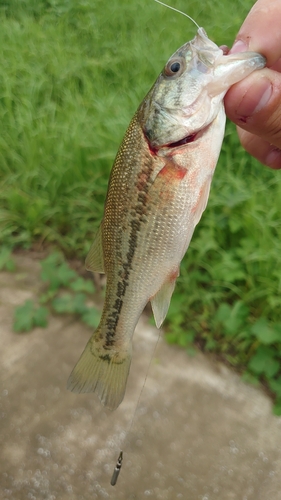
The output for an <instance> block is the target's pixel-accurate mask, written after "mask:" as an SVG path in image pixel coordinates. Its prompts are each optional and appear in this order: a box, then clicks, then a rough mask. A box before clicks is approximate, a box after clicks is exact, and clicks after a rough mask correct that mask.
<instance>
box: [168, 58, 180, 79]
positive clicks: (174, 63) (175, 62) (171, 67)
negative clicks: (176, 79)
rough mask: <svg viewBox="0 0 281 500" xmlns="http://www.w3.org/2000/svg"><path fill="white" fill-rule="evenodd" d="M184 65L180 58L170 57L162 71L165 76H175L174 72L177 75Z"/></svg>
mask: <svg viewBox="0 0 281 500" xmlns="http://www.w3.org/2000/svg"><path fill="white" fill-rule="evenodd" d="M184 67H185V65H184V61H182V60H180V59H172V60H171V61H168V63H167V64H166V66H165V70H164V73H165V75H166V76H175V75H176V74H178V76H179V75H180V74H182V72H183V69H184Z"/></svg>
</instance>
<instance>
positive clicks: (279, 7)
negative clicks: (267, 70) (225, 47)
mask: <svg viewBox="0 0 281 500" xmlns="http://www.w3.org/2000/svg"><path fill="white" fill-rule="evenodd" d="M237 42H238V44H237ZM239 42H240V47H239ZM241 42H242V43H244V44H245V48H244V49H242V44H241ZM241 50H251V51H254V52H259V53H261V54H263V55H264V56H265V57H266V59H267V66H268V67H271V66H272V65H273V64H274V63H276V62H277V61H278V59H280V57H281V2H280V0H270V1H269V0H258V1H257V2H256V3H255V5H254V6H253V7H252V9H251V10H250V12H249V14H248V16H247V17H246V19H245V21H244V23H243V24H242V26H241V28H240V30H239V32H238V35H237V37H236V43H235V44H234V46H233V49H231V51H230V52H238V51H239V52H240V51H241Z"/></svg>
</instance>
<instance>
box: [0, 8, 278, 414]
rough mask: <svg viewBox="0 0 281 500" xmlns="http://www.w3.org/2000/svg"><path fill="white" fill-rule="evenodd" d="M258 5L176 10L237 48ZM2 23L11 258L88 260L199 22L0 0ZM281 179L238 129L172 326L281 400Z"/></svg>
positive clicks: (5, 206) (0, 199)
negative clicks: (130, 154)
mask: <svg viewBox="0 0 281 500" xmlns="http://www.w3.org/2000/svg"><path fill="white" fill-rule="evenodd" d="M253 3H254V2H252V1H247V0H246V1H245V0H243V2H242V0H241V1H238V2H235V3H234V2H233V3H229V2H226V0H220V1H218V0H214V1H212V2H211V1H210V2H205V3H204V5H203V4H202V3H201V4H200V3H198V2H197V0H196V1H195V0H194V1H192V0H191V1H190V2H188V3H187V2H184V1H183V0H181V1H180V0H174V1H173V2H172V5H173V6H175V7H176V8H179V9H181V10H183V11H186V12H187V13H188V14H189V15H191V16H192V17H194V18H195V19H196V21H197V22H198V24H200V25H201V26H203V27H204V28H205V29H206V30H207V32H208V34H209V36H210V38H212V39H213V40H214V41H215V42H216V43H218V44H229V45H231V43H232V41H233V38H234V36H235V33H236V32H237V30H238V28H239V26H240V24H241V22H242V20H243V19H244V18H245V15H246V13H247V12H248V10H249V9H250V7H251V6H252V4H253ZM0 22H1V30H0V60H1V63H0V119H1V125H2V126H1V134H0V207H1V208H0V238H1V244H2V246H3V248H4V246H5V250H4V251H3V252H4V253H3V252H2V254H3V255H2V260H3V262H4V261H5V262H6V259H7V255H8V254H7V250H6V249H7V248H16V247H21V248H30V247H32V246H33V247H34V246H35V247H36V248H41V247H42V246H45V245H51V246H53V247H55V248H60V249H61V250H63V252H64V253H65V255H66V256H76V257H80V258H84V257H85V255H86V253H87V251H88V249H89V246H90V243H91V240H92V237H93V234H94V232H95V229H96V227H97V225H98V224H99V221H100V219H101V217H102V212H103V202H104V198H105V194H106V186H107V181H108V176H109V172H110V168H111V165H112V162H113V160H114V156H115V154H116V151H117V148H118V145H119V143H120V141H121V139H122V136H123V134H124V132H125V129H126V127H127V125H128V123H129V121H130V118H131V117H132V115H133V113H134V111H135V109H136V108H137V106H138V104H139V103H140V101H141V99H142V98H143V97H144V95H145V93H146V92H147V90H148V89H149V88H150V86H151V85H152V83H153V82H154V80H155V78H156V77H157V75H158V74H159V72H160V71H161V69H162V67H163V65H164V64H165V62H166V60H167V59H168V57H169V56H170V55H171V54H172V53H173V52H174V51H175V50H176V49H177V48H178V47H179V46H180V45H182V44H183V43H184V42H186V41H187V40H189V39H190V38H192V37H193V36H194V34H195V31H196V29H195V27H194V26H193V25H192V23H191V22H190V21H188V20H187V19H186V18H185V17H183V16H180V15H179V14H176V13H174V12H172V11H169V10H168V9H165V8H164V7H162V6H160V5H158V4H156V3H154V2H153V1H152V0H150V1H148V0H147V1H144V0H142V1H140V0H134V1H131V2H128V1H125V0H118V1H117V0H112V1H111V2H104V1H101V0H91V1H90V0H81V1H79V2H78V1H77V0H9V1H8V0H6V1H3V0H0ZM280 175H281V174H280V172H276V171H274V172H273V171H270V170H267V169H266V168H265V167H262V166H260V165H259V164H258V163H257V162H256V161H255V160H253V159H252V158H251V157H250V156H248V155H247V154H246V153H244V151H243V150H242V148H241V147H240V146H239V142H238V139H237V136H236V133H235V130H234V127H233V126H231V125H230V124H228V127H227V132H226V139H225V142H224V145H223V149H222V154H221V157H220V161H219V164H218V167H217V171H216V174H215V178H214V182H213V186H212V190H211V196H210V202H209V205H208V208H207V210H206V212H205V214H204V216H203V219H202V221H201V222H200V225H199V226H198V228H197V229H196V232H195V235H194V238H193V240H192V243H191V246H190V249H189V251H188V254H187V256H186V257H185V259H184V262H183V264H182V266H181V276H180V278H179V280H178V285H177V288H176V292H175V294H174V297H173V300H172V304H171V309H170V312H169V316H168V322H167V323H166V324H168V335H167V338H168V340H169V341H170V342H177V343H179V344H181V345H183V346H186V347H188V348H189V346H190V344H191V343H192V342H195V343H196V344H197V345H200V347H201V348H203V349H206V350H210V351H212V352H215V353H217V354H219V355H221V356H223V357H224V359H226V360H228V361H229V363H231V364H232V365H235V366H237V367H238V368H239V369H240V370H241V371H243V370H244V371H245V367H246V368H247V369H246V376H247V377H248V379H249V378H252V379H253V378H254V379H257V378H258V379H262V380H263V381H266V382H267V384H268V385H269V386H270V388H271V390H272V391H274V393H275V394H276V395H277V406H276V408H278V404H279V407H280V403H279V402H280V401H281V389H280V386H281V379H280V378H279V377H280V361H281V354H279V353H280V352H281V349H280V348H281V333H280V298H279V296H280V289H281V271H280V269H281V237H280V218H281V215H280V214H281V182H280V181H281V179H280ZM4 265H6V264H3V266H4ZM30 314H31V315H32V314H34V311H33V310H32V311H31V313H30ZM279 337H280V339H279ZM270 367H271V368H270ZM278 391H279V392H278ZM278 398H279V399H278ZM277 411H279V410H277Z"/></svg>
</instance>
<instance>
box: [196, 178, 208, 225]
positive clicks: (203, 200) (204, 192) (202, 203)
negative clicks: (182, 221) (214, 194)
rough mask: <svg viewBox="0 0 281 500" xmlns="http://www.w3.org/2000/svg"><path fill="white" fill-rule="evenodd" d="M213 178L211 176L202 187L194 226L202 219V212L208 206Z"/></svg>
mask: <svg viewBox="0 0 281 500" xmlns="http://www.w3.org/2000/svg"><path fill="white" fill-rule="evenodd" d="M211 180H212V178H211V177H210V178H209V179H208V180H207V181H206V183H205V184H204V186H203V188H202V189H201V192H200V196H199V200H198V202H197V205H196V207H195V209H194V227H195V226H196V225H197V224H198V222H199V221H200V219H201V216H202V214H203V212H204V210H205V208H206V206H207V203H208V198H209V194H210V187H211Z"/></svg>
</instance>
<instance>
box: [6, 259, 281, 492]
mask: <svg viewBox="0 0 281 500" xmlns="http://www.w3.org/2000/svg"><path fill="white" fill-rule="evenodd" d="M17 264H18V272H16V273H14V274H12V273H6V272H2V273H0V318H1V322H0V341H1V348H0V450H1V451H0V498H1V500H10V499H11V500H25V499H28V500H41V499H42V500H43V499H45V500H66V499H69V500H72V499H73V500H74V499H75V500H76V499H77V500H94V499H103V498H110V499H112V500H130V499H132V500H133V499H136V500H141V499H146V498H151V499H161V500H176V499H184V500H232V499H233V500H279V499H281V474H280V473H281V419H280V418H277V417H274V416H273V415H272V411H271V402H270V400H269V399H268V397H267V396H266V395H264V394H263V393H262V392H261V391H259V390H257V389H255V388H253V387H250V386H248V385H246V384H244V383H243V382H242V381H241V380H240V379H239V377H238V376H236V375H235V374H234V373H232V372H231V371H230V370H229V369H227V368H226V367H225V366H222V365H220V364H214V363H212V362H211V361H210V360H209V359H207V358H206V357H204V356H203V355H201V354H198V355H197V356H195V357H193V358H190V357H188V355H187V354H186V353H185V352H184V351H183V350H181V349H179V348H177V347H171V346H168V345H166V344H165V342H164V341H163V340H161V339H160V341H159V342H158V345H157V348H156V351H155V353H154V354H153V358H152V363H151V365H150V368H149V371H148V376H147V379H146V383H145V386H144V389H143V391H142V393H141V396H140V391H141V388H142V387H143V383H144V378H145V374H146V371H147V369H148V365H149V361H150V358H151V356H152V353H153V350H154V346H155V343H156V341H157V337H158V331H157V330H156V329H155V328H153V327H151V326H149V325H148V323H147V320H146V319H145V318H142V319H141V320H140V322H139V325H138V327H137V331H136V333H135V337H134V356H133V363H132V368H131V372H130V377H129V383H128V389H127V393H126V397H125V399H124V401H123V403H122V404H121V406H120V407H119V408H118V410H117V411H115V412H113V413H111V412H109V411H105V410H104V408H103V407H102V406H101V405H100V403H99V401H98V400H97V399H96V397H95V396H94V395H92V394H86V395H79V394H72V393H70V392H68V391H66V388H65V386H66V380H67V378H68V375H69V373H70V371H71V369H72V367H73V365H74V363H75V362H76V360H77V358H78V356H79V354H80V352H81V351H82V349H83V348H84V345H85V343H86V341H87V339H88V337H89V335H90V333H91V331H90V329H89V328H87V327H85V326H83V325H82V324H81V323H79V322H77V321H75V320H74V319H73V318H72V317H67V316H63V317H59V316H56V317H52V318H51V320H50V323H49V326H48V328H46V329H40V328H37V329H35V330H34V331H32V332H31V333H26V334H16V333H14V332H13V330H12V317H13V310H14V308H15V306H16V305H19V304H22V303H23V302H24V301H25V300H26V299H28V298H33V297H36V295H37V294H38V290H39V280H38V271H39V269H40V266H39V263H38V261H34V260H32V259H31V258H30V257H26V256H24V257H22V256H21V257H18V258H17ZM139 396H140V399H139ZM138 399H139V401H138ZM136 408H137V409H136ZM133 415H135V416H134V419H133V422H132V417H133ZM131 422H132V423H131ZM120 448H122V449H123V451H124V460H123V466H122V469H121V473H120V476H119V479H118V482H117V485H116V486H115V487H112V486H111V485H110V478H111V474H112V472H113V468H114V465H115V461H116V459H117V456H118V454H119V450H120Z"/></svg>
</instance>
